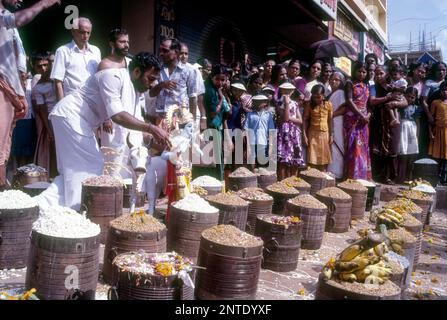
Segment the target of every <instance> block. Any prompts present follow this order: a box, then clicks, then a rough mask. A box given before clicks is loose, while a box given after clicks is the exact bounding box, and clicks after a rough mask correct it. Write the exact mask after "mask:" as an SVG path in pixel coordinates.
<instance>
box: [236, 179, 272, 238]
mask: <svg viewBox="0 0 447 320" xmlns="http://www.w3.org/2000/svg"><path fill="white" fill-rule="evenodd" d="M237 195H238V196H239V197H241V198H242V199H244V200H245V201H248V202H249V203H250V204H249V205H248V218H247V227H246V229H245V230H246V232H248V233H249V234H251V235H253V234H254V233H255V228H256V218H257V216H258V215H262V214H272V208H273V197H272V196H270V195H268V194H267V193H264V192H263V191H262V189H260V188H246V189H243V190H241V191H239V192H238V193H237Z"/></svg>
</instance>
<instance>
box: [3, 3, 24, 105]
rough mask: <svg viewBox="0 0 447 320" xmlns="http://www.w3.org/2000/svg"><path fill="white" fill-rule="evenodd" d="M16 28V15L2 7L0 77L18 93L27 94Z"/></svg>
mask: <svg viewBox="0 0 447 320" xmlns="http://www.w3.org/2000/svg"><path fill="white" fill-rule="evenodd" d="M15 29H16V19H15V15H14V14H13V13H11V12H9V11H8V10H6V9H0V77H2V78H4V79H5V80H6V82H7V83H8V84H9V85H10V86H11V87H12V88H13V89H14V92H15V93H16V94H17V95H20V96H22V97H23V96H25V92H24V91H23V88H22V84H21V82H20V77H19V71H18V69H19V60H18V59H19V54H20V51H21V48H20V43H19V42H21V41H19V39H20V37H18V32H17V30H15Z"/></svg>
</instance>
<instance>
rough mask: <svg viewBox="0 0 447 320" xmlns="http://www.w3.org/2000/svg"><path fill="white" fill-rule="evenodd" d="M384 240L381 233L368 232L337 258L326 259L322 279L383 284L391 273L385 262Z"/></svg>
mask: <svg viewBox="0 0 447 320" xmlns="http://www.w3.org/2000/svg"><path fill="white" fill-rule="evenodd" d="M385 240H386V239H385V238H384V236H383V235H381V234H373V233H371V232H368V233H367V235H366V236H365V237H364V238H362V239H360V240H359V241H357V242H355V243H353V244H352V245H350V246H349V247H347V248H346V249H345V250H343V251H342V252H341V253H340V255H339V256H338V259H334V258H332V259H331V260H329V261H328V263H327V264H326V265H325V266H324V268H323V272H322V273H323V279H324V280H329V279H332V278H336V279H339V280H341V281H344V282H360V283H374V284H383V283H384V282H385V281H386V280H388V279H389V277H390V276H391V275H392V271H391V269H390V268H389V267H388V266H387V265H386V263H385V260H386V258H385V254H386V253H387V252H388V247H387V245H386V244H385Z"/></svg>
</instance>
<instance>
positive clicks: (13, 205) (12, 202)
mask: <svg viewBox="0 0 447 320" xmlns="http://www.w3.org/2000/svg"><path fill="white" fill-rule="evenodd" d="M37 206H38V204H37V201H36V200H34V199H33V198H31V197H30V196H29V195H27V194H26V193H23V192H22V191H18V190H8V191H4V192H0V209H9V210H11V209H28V208H34V207H37Z"/></svg>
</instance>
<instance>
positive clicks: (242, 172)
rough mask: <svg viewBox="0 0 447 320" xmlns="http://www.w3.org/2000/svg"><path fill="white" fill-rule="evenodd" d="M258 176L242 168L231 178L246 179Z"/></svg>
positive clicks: (231, 175)
mask: <svg viewBox="0 0 447 320" xmlns="http://www.w3.org/2000/svg"><path fill="white" fill-rule="evenodd" d="M255 176H256V175H255V174H254V173H253V172H251V171H250V170H248V169H247V168H244V167H240V168H238V169H237V170H236V171H234V172H233V173H231V174H230V178H245V177H255Z"/></svg>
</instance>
